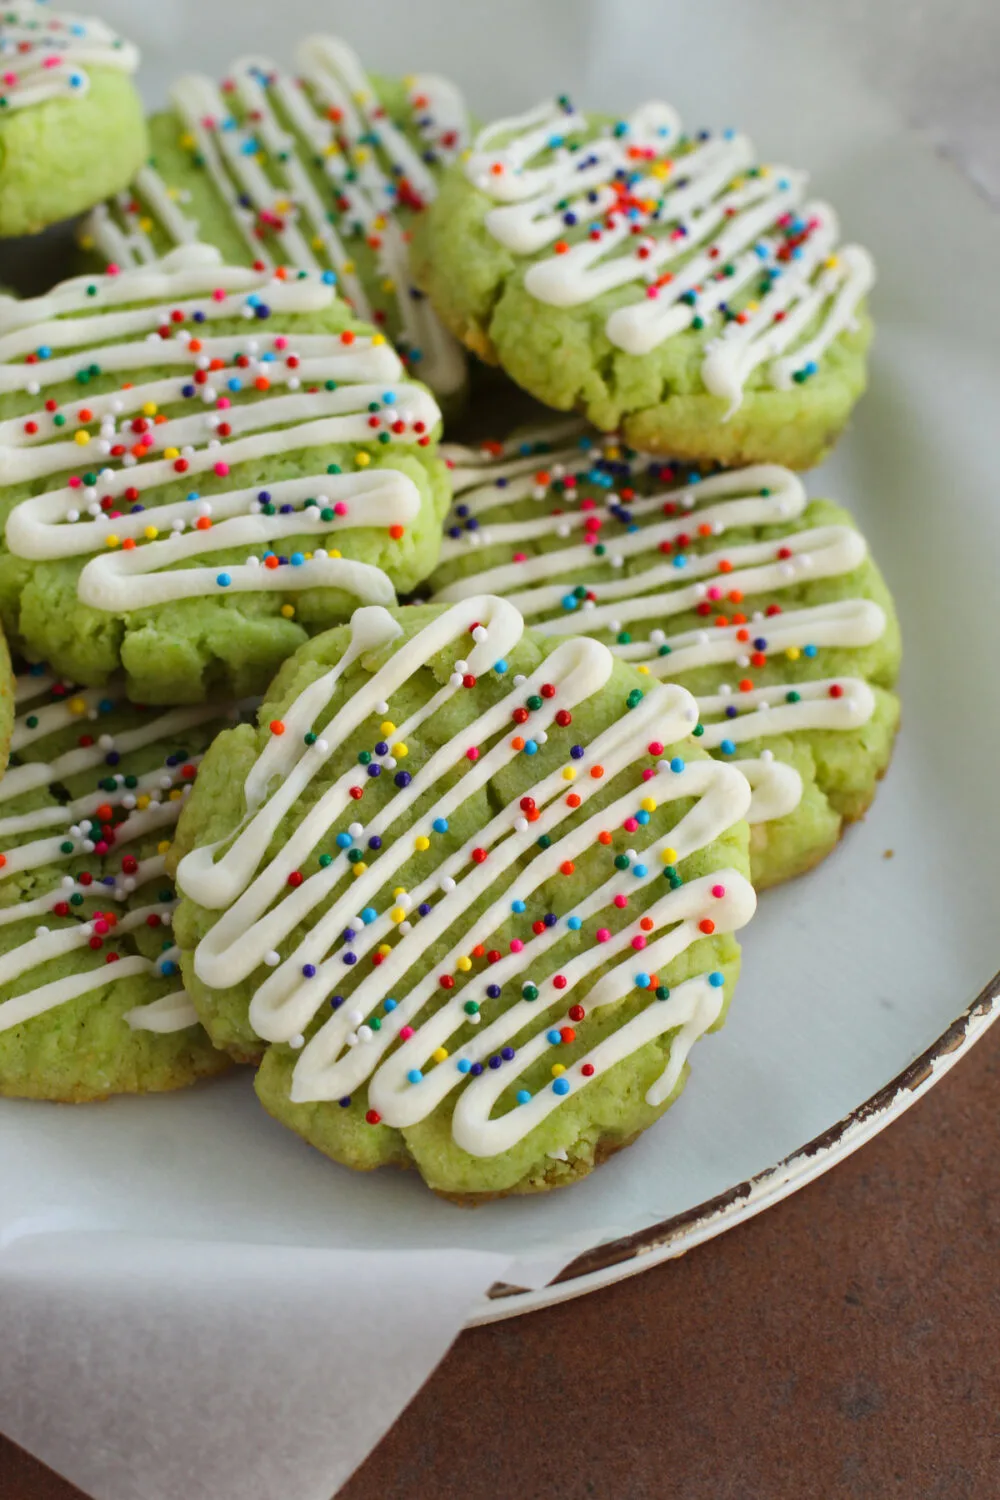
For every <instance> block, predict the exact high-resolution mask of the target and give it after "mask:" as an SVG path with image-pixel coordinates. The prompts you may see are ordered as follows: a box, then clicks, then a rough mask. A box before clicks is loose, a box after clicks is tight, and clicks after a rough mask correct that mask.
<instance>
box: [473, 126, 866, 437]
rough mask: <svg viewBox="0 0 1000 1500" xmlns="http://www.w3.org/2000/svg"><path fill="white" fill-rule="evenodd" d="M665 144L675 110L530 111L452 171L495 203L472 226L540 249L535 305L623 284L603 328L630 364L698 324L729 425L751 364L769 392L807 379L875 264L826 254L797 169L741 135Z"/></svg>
mask: <svg viewBox="0 0 1000 1500" xmlns="http://www.w3.org/2000/svg"><path fill="white" fill-rule="evenodd" d="M588 132H589V133H588ZM569 137H572V138H574V139H576V140H577V141H578V142H579V144H578V147H577V149H576V150H571V149H570V148H569V146H567V145H566V144H565V141H566V139H567V138H569ZM581 137H583V139H582V140H580V138H581ZM678 137H679V120H678V118H677V115H676V113H675V112H674V111H673V110H672V109H671V108H670V107H669V106H668V105H665V104H661V103H657V102H653V103H649V104H645V105H643V106H641V107H640V108H639V109H638V110H636V111H635V113H634V114H633V115H631V116H630V117H629V118H628V119H627V120H625V121H621V122H619V123H618V124H617V125H615V126H600V127H593V128H592V127H590V126H589V125H588V122H587V119H586V117H585V116H583V115H580V114H577V113H576V112H573V111H569V110H568V109H567V108H565V107H563V106H562V105H560V104H558V103H551V104H542V105H540V106H538V108H536V109H533V110H531V111H529V112H528V113H527V114H525V115H522V116H519V117H518V118H516V119H510V120H501V121H499V122H497V123H496V124H494V125H492V126H489V127H487V129H486V130H484V131H482V132H481V133H480V135H479V136H478V137H477V139H476V141H475V143H474V145H473V148H472V150H471V152H470V153H469V155H468V157H467V159H466V162H465V172H466V175H467V177H468V178H469V180H470V181H471V182H472V183H473V184H474V185H475V186H476V187H477V188H479V189H480V191H482V192H483V193H486V194H487V195H488V196H489V197H490V198H491V199H493V200H494V202H495V203H497V204H498V206H497V207H496V208H492V209H490V210H488V211H487V213H486V216H485V224H486V228H487V229H488V231H489V233H490V234H491V235H492V236H493V237H494V239H496V240H498V241H499V242H500V243H501V244H502V245H503V246H504V247H505V248H506V249H508V250H510V251H512V252H513V253H514V254H515V255H519V256H537V255H539V254H540V253H541V252H542V251H544V250H547V249H549V248H550V247H551V248H552V250H553V253H552V255H550V256H548V257H546V258H545V259H541V260H536V261H534V263H533V264H532V265H531V266H529V267H528V269H527V271H526V273H525V276H524V285H525V287H526V289H527V290H528V291H529V292H530V293H531V294H532V296H534V297H536V298H538V300H539V301H541V302H546V303H549V304H550V305H552V306H555V307H579V306H584V305H586V304H587V303H590V302H592V301H594V299H595V298H597V297H600V296H602V295H603V294H605V293H608V292H612V291H615V290H617V289H619V288H626V287H635V288H636V289H637V291H638V292H639V295H638V296H637V297H635V299H634V300H630V301H628V302H626V303H625V304H624V305H622V306H618V307H615V308H613V309H612V311H611V312H610V313H609V314H608V316H607V318H606V320H605V323H604V331H605V333H606V334H607V337H608V338H609V339H610V341H611V343H612V344H614V345H615V346H616V347H617V348H619V349H622V350H624V351H625V352H626V353H627V354H632V355H644V354H648V353H650V352H651V351H652V350H653V349H655V348H657V347H658V346H659V345H660V344H662V343H663V342H664V341H665V340H666V339H668V338H670V337H671V336H672V335H674V334H677V333H680V332H682V331H683V330H684V329H686V328H689V327H691V326H692V323H694V320H695V319H696V318H697V319H699V320H700V322H699V323H697V324H695V326H697V327H701V326H706V325H707V326H709V327H710V328H711V330H712V335H713V336H712V337H711V338H710V340H709V342H708V343H707V345H706V349H705V356H704V359H703V362H702V368H701V374H702V379H703V381H704V384H705V387H706V389H707V390H708V391H709V392H710V393H711V394H712V395H716V396H720V397H722V398H723V399H724V400H725V401H726V402H727V406H728V411H727V415H730V416H731V415H732V413H733V412H734V411H735V410H736V408H737V407H738V406H739V404H740V402H741V400H742V395H743V388H744V385H745V383H746V380H747V378H748V376H749V375H750V374H751V372H752V371H753V370H755V369H756V368H757V367H758V366H760V365H764V364H766V365H767V369H766V371H765V376H766V379H767V380H768V382H769V383H770V384H771V385H773V386H778V387H787V386H789V385H791V383H792V380H793V378H794V377H795V376H796V375H802V374H804V375H805V376H806V377H808V375H810V374H812V373H814V369H815V366H816V365H817V364H818V362H819V360H820V359H821V357H822V355H823V354H824V352H825V351H826V349H828V348H829V346H830V344H831V343H832V342H833V340H834V339H835V338H837V337H838V335H839V334H841V333H843V332H844V331H845V330H846V329H848V328H851V327H853V325H854V321H855V317H856V313H857V309H858V307H859V305H860V303H861V301H862V299H863V298H864V296H865V295H866V293H867V292H868V291H869V289H870V288H871V286H872V284H873V282H874V279H875V270H874V264H873V262H872V259H871V256H870V255H869V254H868V252H867V251H866V250H863V249H862V248H861V246H859V245H847V246H845V247H843V248H842V249H840V250H837V249H836V243H837V237H838V227H837V220H836V215H835V214H834V212H833V210H832V209H831V208H830V207H829V205H828V204H825V203H805V202H804V199H805V192H806V185H807V181H808V179H807V176H806V174H805V173H804V172H797V171H792V170H791V169H789V168H786V167H779V166H758V165H757V164H756V162H755V153H754V149H753V145H752V143H751V142H750V141H749V140H748V139H747V137H746V136H743V135H737V134H735V133H727V134H726V135H725V136H722V137H719V138H716V139H707V140H705V141H701V142H696V143H695V144H694V145H693V147H692V148H691V149H690V150H688V151H686V152H684V153H683V154H681V155H679V156H677V155H675V153H676V151H677V148H678V145H679V144H680V143H679V139H678ZM553 148H554V149H553ZM541 158H544V159H541ZM580 225H587V226H590V227H591V233H589V234H588V235H587V237H586V238H584V239H572V238H571V239H567V238H564V236H566V235H567V234H568V235H570V236H573V235H575V234H576V233H577V231H578V227H579V226H580ZM762 277H763V278H764V279H765V282H766V283H767V284H768V285H767V288H766V289H765V290H763V291H762V292H761V293H760V295H759V299H758V300H756V301H752V302H750V303H749V304H748V305H747V306H746V307H745V308H744V309H743V310H742V311H741V312H740V314H739V316H738V317H736V318H734V320H732V321H724V320H723V313H724V310H725V308H724V305H725V304H727V303H728V302H729V301H731V300H732V299H733V298H734V296H736V295H737V294H738V293H742V292H745V291H746V289H747V288H748V287H750V286H752V285H756V284H757V283H758V282H759V281H760V280H761V278H762ZM817 320H818V322H817ZM814 324H815V325H816V326H815V328H814V330H813V332H812V334H811V336H810V337H809V338H808V339H805V334H806V330H807V329H809V328H810V327H812V326H813V325H814Z"/></svg>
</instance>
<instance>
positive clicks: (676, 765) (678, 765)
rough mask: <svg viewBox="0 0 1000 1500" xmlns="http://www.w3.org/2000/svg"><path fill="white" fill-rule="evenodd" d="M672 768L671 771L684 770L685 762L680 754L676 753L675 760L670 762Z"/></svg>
mask: <svg viewBox="0 0 1000 1500" xmlns="http://www.w3.org/2000/svg"><path fill="white" fill-rule="evenodd" d="M670 769H671V771H676V772H678V773H680V772H681V771H683V769H684V762H683V761H682V760H681V758H680V756H679V755H675V756H674V758H673V760H672V761H671V762H670Z"/></svg>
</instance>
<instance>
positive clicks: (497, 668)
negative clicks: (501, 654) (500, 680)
mask: <svg viewBox="0 0 1000 1500" xmlns="http://www.w3.org/2000/svg"><path fill="white" fill-rule="evenodd" d="M493 670H494V672H496V674H497V676H498V677H502V676H503V674H504V673H505V672H506V670H507V663H506V662H505V661H504V660H503V658H501V659H500V661H498V662H494V664H493Z"/></svg>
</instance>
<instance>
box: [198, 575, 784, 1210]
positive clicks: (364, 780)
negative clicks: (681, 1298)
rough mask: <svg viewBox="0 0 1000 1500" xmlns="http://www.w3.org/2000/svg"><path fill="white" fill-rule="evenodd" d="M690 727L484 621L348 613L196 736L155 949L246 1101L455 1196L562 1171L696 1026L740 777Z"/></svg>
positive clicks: (565, 646)
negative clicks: (228, 718)
mask: <svg viewBox="0 0 1000 1500" xmlns="http://www.w3.org/2000/svg"><path fill="white" fill-rule="evenodd" d="M696 720H697V709H696V706H695V704H694V701H693V699H692V698H691V696H690V694H688V693H686V692H685V691H684V690H683V689H681V688H677V687H675V686H673V685H672V684H661V683H655V682H654V683H649V682H648V681H645V680H644V679H643V678H641V677H640V676H639V675H638V674H637V673H636V672H635V671H634V669H633V668H631V667H630V666H628V665H627V664H626V663H623V662H620V661H616V660H615V658H614V657H613V656H612V654H611V652H610V651H608V649H607V647H605V646H602V645H600V644H598V643H597V642H596V641H590V640H571V641H563V642H548V643H546V642H544V641H542V640H541V639H540V638H536V637H533V636H532V635H530V634H528V633H526V632H524V629H523V622H522V619H521V616H520V615H519V614H518V612H517V610H515V609H514V608H513V607H512V606H511V605H509V604H507V603H506V602H505V601H504V600H502V599H497V598H491V597H489V596H480V597H477V598H474V599H470V600H467V601H464V602H463V603H461V604H459V605H455V606H453V607H452V608H450V609H444V610H442V609H437V608H433V607H428V606H415V607H410V608H409V609H405V610H399V611H396V612H395V613H392V612H389V611H387V610H384V609H382V608H379V607H375V608H368V609H361V610H359V611H358V612H357V613H356V614H355V616H354V618H353V620H352V622H351V625H350V627H345V628H341V629H340V630H337V631H332V632H331V633H330V634H329V635H327V636H325V637H322V638H320V639H318V640H316V641H314V642H311V643H310V644H309V645H308V646H306V647H304V648H303V649H302V650H301V651H300V652H299V653H297V655H296V656H295V657H294V658H292V659H291V660H290V661H289V662H286V664H285V666H284V667H283V668H282V670H281V672H280V673H279V675H278V678H277V679H276V681H275V683H274V684H273V687H272V689H271V691H270V693H269V695H268V700H267V702H266V703H265V704H264V706H263V707H262V709H261V711H260V715H259V727H258V728H257V729H256V730H254V729H252V728H251V727H250V726H249V725H244V726H241V727H238V728H237V729H235V730H233V731H232V732H230V733H229V734H226V735H223V736H221V737H220V739H219V741H218V742H217V744H216V745H215V746H213V748H212V750H211V752H210V754H209V756H208V757H207V759H206V762H205V764H204V766H203V767H202V771H201V776H200V778H199V783H198V787H197V788H196V790H195V793H194V794H193V796H192V798H191V801H190V802H189V804H188V806H187V808H186V809H185V813H184V817H183V819H182V824H181V827H180V829H179V831H178V841H177V846H176V851H175V855H180V856H181V857H180V862H179V865H178V867H177V877H178V886H179V889H180V890H181V892H182V895H183V900H182V905H181V909H180V911H179V912H178V917H177V922H176V928H175V930H176V935H177V939H178V942H179V943H180V945H181V948H182V952H183V968H184V973H185V977H186V980H187V984H188V989H189V992H190V994H191V995H192V998H193V999H194V1001H195V1004H196V1006H197V1007H198V1010H199V1014H200V1015H201V1016H202V1018H203V1020H204V1022H205V1024H206V1027H207V1028H208V1029H209V1032H210V1034H211V1035H212V1036H213V1037H214V1038H215V1039H216V1040H217V1041H218V1042H219V1043H220V1044H221V1045H224V1046H226V1047H228V1048H231V1049H232V1050H233V1051H234V1052H236V1053H237V1054H238V1055H243V1056H245V1055H247V1054H252V1053H254V1052H260V1051H261V1050H262V1049H263V1048H264V1047H265V1046H266V1049H267V1050H266V1052H265V1053H264V1057H263V1061H262V1063H261V1067H260V1071H259V1073H258V1078H257V1091H258V1094H259V1095H260V1098H261V1100H262V1101H263V1103H264V1105H265V1107H266V1108H267V1109H268V1110H269V1111H270V1112H271V1113H272V1114H273V1115H274V1116H275V1117H276V1118H277V1119H279V1120H281V1121H283V1122H284V1123H285V1124H288V1125H290V1126H291V1127H292V1129H294V1130H296V1131H298V1132H299V1133H300V1134H301V1135H303V1136H304V1137H305V1138H306V1139H307V1140H308V1141H310V1142H312V1143H313V1144H314V1145H316V1146H318V1147H319V1148H320V1149H321V1150H322V1151H325V1152H326V1153H327V1154H328V1155H330V1156H332V1157H333V1158H334V1159H335V1160H337V1161H340V1162H343V1163H345V1164H346V1165H348V1166H351V1167H355V1168H361V1169H364V1168H371V1167H376V1166H381V1165H385V1164H389V1163H395V1164H399V1165H407V1166H409V1165H412V1166H415V1167H416V1168H417V1169H418V1170H419V1171H420V1173H421V1174H422V1176H423V1177H424V1179H425V1181H426V1182H427V1183H428V1184H429V1185H430V1186H431V1187H432V1188H434V1189H435V1190H436V1191H438V1192H441V1193H444V1194H446V1195H448V1196H453V1197H457V1198H462V1199H467V1198H472V1199H476V1198H478V1197H483V1196H492V1195H499V1194H506V1193H514V1192H517V1193H522V1192H533V1191H539V1190H542V1189H545V1188H549V1187H555V1186H558V1185H560V1184H562V1183H568V1182H572V1181H574V1180H575V1179H577V1178H579V1177H581V1176H583V1175H585V1174H586V1173H587V1172H588V1171H590V1169H591V1168H592V1167H593V1166H594V1165H596V1164H597V1163H598V1162H599V1161H601V1160H602V1159H603V1157H604V1156H606V1155H608V1154H609V1153H610V1152H612V1151H615V1150H617V1149H618V1148H619V1147H621V1146H624V1145H627V1144H628V1143H629V1142H630V1141H631V1140H633V1139H634V1138H635V1136H636V1135H638V1134H639V1132H640V1131H642V1130H644V1129H645V1128H646V1127H647V1126H648V1125H650V1124H651V1123H652V1122H653V1121H654V1120H655V1119H657V1118H658V1117H659V1115H660V1114H662V1112H663V1111H664V1110H665V1109H666V1108H667V1106H668V1105H669V1104H670V1103H671V1102H672V1101H673V1100H674V1099H675V1098H676V1097H677V1095H678V1093H679V1091H680V1089H681V1087H682V1085H683V1083H684V1080H685V1076H686V1072H687V1057H688V1053H689V1051H690V1049H691V1047H692V1045H693V1044H694V1042H695V1041H696V1039H697V1038H698V1037H699V1036H701V1035H702V1034H703V1033H704V1032H706V1031H708V1030H710V1029H712V1028H714V1027H716V1026H718V1025H719V1024H721V1021H722V1019H723V1015H724V1011H725V1006H726V1002H727V997H728V992H729V988H730V986H731V984H732V982H733V981H734V980H735V978H736V973H737V969H738V958H739V949H738V945H737V943H736V940H735V938H734V936H733V934H734V933H735V931H736V930H737V929H738V928H740V927H741V926H743V924H744V923H745V922H746V921H747V920H748V919H749V917H750V916H751V914H752V912H753V909H754V900H755V898H754V895H753V890H752V888H751V886H750V885H749V883H748V881H747V880H746V878H745V873H744V872H745V871H746V868H747V858H746V847H747V830H746V825H745V823H744V822H743V821H742V817H743V813H744V811H745V810H746V807H747V805H748V803H749V800H750V792H749V788H748V786H747V783H746V781H745V780H744V778H743V777H742V776H740V774H739V773H738V772H736V771H734V770H733V769H732V768H731V767H729V766H725V765H720V764H717V763H716V762H713V761H712V760H711V759H710V758H709V757H707V756H705V755H704V753H703V752H702V751H700V750H699V749H698V745H697V740H696V739H692V738H691V731H692V729H693V728H694V726H695V723H696Z"/></svg>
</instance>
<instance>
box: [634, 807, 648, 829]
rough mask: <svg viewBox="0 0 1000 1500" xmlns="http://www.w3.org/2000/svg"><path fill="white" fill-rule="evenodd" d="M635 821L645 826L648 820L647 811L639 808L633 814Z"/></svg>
mask: <svg viewBox="0 0 1000 1500" xmlns="http://www.w3.org/2000/svg"><path fill="white" fill-rule="evenodd" d="M635 821H636V822H637V823H641V824H642V826H643V827H644V828H645V826H646V824H647V823H648V822H649V813H648V812H647V811H646V810H645V808H641V809H640V810H639V812H637V813H636V814H635Z"/></svg>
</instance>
